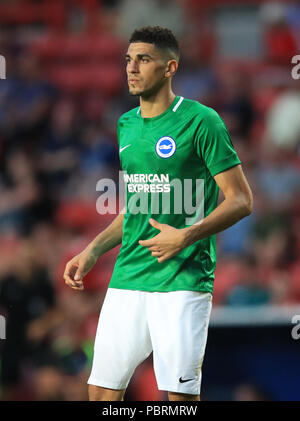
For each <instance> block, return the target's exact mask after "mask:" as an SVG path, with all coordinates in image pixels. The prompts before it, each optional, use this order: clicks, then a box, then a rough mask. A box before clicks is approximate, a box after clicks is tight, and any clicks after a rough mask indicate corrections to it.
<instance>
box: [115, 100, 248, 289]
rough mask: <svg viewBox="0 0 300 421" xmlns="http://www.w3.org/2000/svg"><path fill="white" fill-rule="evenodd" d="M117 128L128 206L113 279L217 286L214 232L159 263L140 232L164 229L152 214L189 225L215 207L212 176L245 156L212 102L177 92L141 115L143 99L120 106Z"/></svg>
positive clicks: (121, 284)
mask: <svg viewBox="0 0 300 421" xmlns="http://www.w3.org/2000/svg"><path fill="white" fill-rule="evenodd" d="M117 134H118V142H119V153H120V162H121V167H122V170H123V176H124V182H125V193H126V199H125V205H126V207H125V209H126V212H125V215H124V223H123V238H122V246H121V248H120V252H119V255H118V257H117V260H116V264H115V267H114V271H113V274H112V277H111V280H110V283H109V287H111V288H121V289H131V290H141V291H158V292H164V291H177V290H186V291H205V292H211V293H212V292H213V280H214V273H215V267H216V239H215V235H212V236H210V237H207V238H205V239H202V240H199V241H196V242H195V243H193V244H192V245H190V246H188V247H186V248H185V249H183V250H182V251H180V252H179V253H178V254H177V255H175V256H174V257H172V258H170V259H168V260H165V261H164V262H161V263H158V261H157V258H156V257H153V256H152V254H151V252H150V251H149V250H148V248H147V247H144V246H142V245H140V244H139V240H146V239H149V238H152V237H154V236H155V235H157V234H159V232H160V231H159V230H157V229H156V228H154V227H152V226H151V225H150V223H149V218H153V219H155V220H156V221H158V222H160V223H164V224H169V225H171V226H173V227H175V228H185V227H187V226H190V225H192V224H194V223H196V222H198V221H199V220H201V219H202V218H204V217H206V216H207V215H209V214H210V213H211V212H212V211H213V210H214V209H215V208H216V206H217V202H218V192H219V190H218V185H217V184H216V182H215V180H214V178H213V177H214V176H215V175H216V174H218V173H220V172H221V171H225V170H227V169H229V168H231V167H233V166H235V165H238V164H240V163H241V161H240V160H239V158H238V156H237V154H236V152H235V150H234V147H233V145H232V142H231V140H230V137H229V134H228V131H227V129H226V126H225V124H224V122H223V120H222V119H221V118H220V116H219V115H218V114H217V113H216V111H214V110H213V109H212V108H209V107H206V106H205V105H202V104H200V103H199V102H197V101H192V100H189V99H184V98H183V97H179V96H176V98H175V99H174V101H173V103H172V104H171V105H170V107H169V108H168V109H167V110H166V111H165V112H164V113H162V114H160V115H158V116H156V117H153V118H143V117H142V116H141V113H140V107H137V108H134V109H132V110H130V111H129V112H127V113H125V114H123V115H122V116H121V117H120V119H119V120H118V125H117Z"/></svg>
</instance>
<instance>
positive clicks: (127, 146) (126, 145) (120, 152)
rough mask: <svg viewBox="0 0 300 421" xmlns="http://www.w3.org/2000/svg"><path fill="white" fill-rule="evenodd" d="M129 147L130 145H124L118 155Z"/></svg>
mask: <svg viewBox="0 0 300 421" xmlns="http://www.w3.org/2000/svg"><path fill="white" fill-rule="evenodd" d="M129 146H131V145H126V146H124V147H123V148H120V153H121V152H122V151H124V149H126V148H128V147H129Z"/></svg>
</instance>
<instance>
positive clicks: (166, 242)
mask: <svg viewBox="0 0 300 421" xmlns="http://www.w3.org/2000/svg"><path fill="white" fill-rule="evenodd" d="M149 223H150V224H151V225H152V226H153V227H154V228H156V229H158V230H160V233H159V234H157V235H156V236H155V237H152V238H150V239H149V240H140V241H139V244H140V245H141V246H144V247H148V250H149V251H151V254H152V256H153V257H157V261H158V263H161V262H164V261H165V260H167V259H170V258H171V257H173V256H174V255H175V254H177V253H179V252H180V251H181V250H182V249H183V248H185V247H186V244H185V237H186V235H185V230H184V229H178V228H174V227H172V226H171V225H168V224H161V223H159V222H157V221H155V220H154V219H152V218H150V219H149Z"/></svg>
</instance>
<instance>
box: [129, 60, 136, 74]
mask: <svg viewBox="0 0 300 421" xmlns="http://www.w3.org/2000/svg"><path fill="white" fill-rule="evenodd" d="M127 71H128V72H129V73H137V72H138V71H139V68H138V63H137V61H135V60H132V61H131V62H130V63H128V65H127Z"/></svg>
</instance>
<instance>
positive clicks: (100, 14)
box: [0, 0, 300, 400]
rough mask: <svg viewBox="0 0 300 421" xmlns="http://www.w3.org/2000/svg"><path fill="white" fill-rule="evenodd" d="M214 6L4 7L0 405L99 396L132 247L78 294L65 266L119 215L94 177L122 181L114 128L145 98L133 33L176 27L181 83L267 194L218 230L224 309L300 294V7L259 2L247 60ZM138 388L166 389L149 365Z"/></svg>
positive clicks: (96, 271)
mask: <svg viewBox="0 0 300 421" xmlns="http://www.w3.org/2000/svg"><path fill="white" fill-rule="evenodd" d="M205 3H206V2H202V1H195V0H181V1H174V0H172V1H170V0H151V1H150V0H149V1H148V0H147V2H142V1H139V0H114V1H109V0H106V1H104V0H102V1H98V0H95V1H93V0H92V1H84V0H82V1H80V0H77V1H75V0H73V1H71V0H69V1H66V2H59V1H56V0H55V1H51V2H50V1H44V2H38V1H26V0H23V1H22V0H19V1H13V2H5V1H4V2H1V5H0V25H1V29H0V54H1V55H3V56H4V57H5V59H6V79H5V80H0V161H1V166H0V250H1V259H0V314H2V315H4V316H5V317H6V321H7V325H6V337H7V339H6V340H5V341H1V343H0V352H1V382H0V384H1V386H0V399H3V400H86V399H87V387H86V380H87V377H88V375H89V370H90V365H91V359H92V355H93V340H94V335H95V331H96V326H97V321H98V315H99V310H100V308H101V303H102V301H103V299H104V296H105V293H106V288H107V285H108V282H109V279H110V274H111V273H112V268H113V265H114V261H115V258H116V255H117V253H118V250H119V247H117V248H116V249H114V250H112V251H111V252H109V253H107V254H105V255H104V256H102V257H101V258H100V259H99V261H98V263H97V264H96V266H95V267H94V268H93V270H92V271H91V272H90V274H89V275H88V276H87V279H86V282H85V290H84V291H83V292H74V291H72V290H71V289H69V288H67V287H66V286H65V284H64V281H63V277H62V275H63V270H64V267H65V263H66V262H67V261H68V260H69V259H70V258H71V257H72V256H74V255H75V254H76V253H78V252H79V251H81V250H82V249H83V248H84V247H85V246H86V245H87V244H88V242H89V241H90V240H91V239H92V238H93V237H94V236H95V235H96V234H97V233H99V232H100V231H101V230H102V229H103V228H104V227H105V226H107V225H108V224H109V223H110V221H112V219H113V218H114V217H115V215H114V214H106V215H100V214H99V213H97V211H96V201H97V198H98V197H99V191H97V190H96V184H97V181H98V180H99V179H102V178H110V179H113V180H114V181H115V182H116V184H118V177H119V169H120V167H119V159H118V147H117V139H116V121H117V119H118V117H119V116H120V115H121V114H122V113H123V112H126V111H127V110H129V109H130V108H132V107H135V106H136V105H137V99H136V98H131V97H129V95H128V90H127V86H126V78H125V60H124V52H125V49H126V45H127V40H128V37H129V35H130V33H131V31H132V30H133V29H134V28H135V27H140V26H144V25H148V24H151V25H154V24H157V25H162V26H168V27H169V28H170V29H172V30H174V33H175V34H176V35H177V36H178V37H179V40H180V44H181V53H182V56H181V61H180V70H179V72H178V75H176V77H175V79H174V91H175V92H176V93H177V94H178V95H182V96H184V97H187V98H191V99H195V100H198V101H200V102H201V103H203V104H205V105H208V106H211V107H213V108H214V109H216V111H218V112H219V113H220V115H221V116H222V118H223V119H224V121H225V122H226V124H227V127H228V129H229V132H230V134H231V138H232V141H233V144H234V146H235V148H236V150H237V152H238V154H239V157H240V159H241V161H242V163H243V169H244V171H245V173H246V175H247V178H248V179H249V182H250V185H251V187H252V189H253V193H254V212H253V214H252V215H251V216H249V217H247V218H245V219H243V220H242V221H240V222H239V223H237V224H236V225H235V226H233V227H231V228H230V229H228V230H226V231H225V232H223V233H221V234H219V235H218V236H217V242H218V264H217V270H216V280H215V292H214V305H215V306H217V305H226V306H238V305H246V306H259V305H263V304H276V305H288V304H294V303H299V302H300V282H299V279H300V195H299V192H300V177H299V175H300V118H299V115H300V84H299V80H294V79H293V78H292V76H291V70H292V66H293V65H292V64H291V58H292V57H293V56H295V55H296V54H297V52H298V53H299V52H300V32H299V28H300V7H299V5H297V4H296V3H293V2H292V1H291V2H290V3H284V4H283V3H273V2H254V6H253V4H252V6H253V7H254V9H255V13H256V19H257V20H259V22H260V33H259V36H258V39H259V41H260V42H259V46H258V47H259V48H258V47H257V51H255V54H254V53H253V51H252V50H251V51H250V50H249V51H248V52H247V45H245V46H244V48H245V50H246V51H245V52H244V56H243V57H239V56H238V55H237V56H235V55H234V54H232V56H228V55H227V54H226V46H224V45H223V44H222V42H221V35H220V28H219V27H218V19H217V16H218V13H220V8H221V7H222V2H220V1H218V2H217V1H211V2H209V3H210V5H209V6H208V5H207V4H205ZM223 3H224V5H223V8H225V2H223ZM250 3H251V2H250ZM239 7H240V10H241V9H242V6H239ZM133 10H134V11H135V12H134V13H132V11H133ZM50 12H51V13H50ZM149 17H151V18H149ZM234 18H235V15H234V14H233V17H232V19H233V20H234ZM250 29H251V28H249V30H250ZM245 31H247V26H245ZM221 33H222V32H221ZM225 35H226V34H225ZM222 39H223V40H224V39H226V36H224V38H222ZM227 39H228V40H229V39H230V33H229V34H227ZM237 43H238V41H237ZM221 44H222V45H221ZM221 47H222V48H221ZM248 47H249V46H248ZM237 48H238V46H237ZM231 49H232V52H233V53H234V51H235V43H233V44H231ZM224 51H225V52H224ZM248 54H249V55H248ZM245 390H246V392H245ZM249 390H250V392H249ZM126 396H127V399H135V400H159V399H164V398H166V395H165V392H160V391H157V390H156V383H155V378H154V374H153V370H152V365H151V360H149V361H147V362H145V363H144V364H142V365H141V366H140V367H139V368H138V369H137V370H136V373H135V376H134V379H133V380H132V382H131V384H130V387H129V389H128V392H127V395H126ZM240 396H244V397H245V396H246V397H247V398H248V399H250V400H251V399H253V400H254V399H260V396H259V393H258V392H256V391H255V390H254V391H253V390H252V389H251V386H247V385H243V386H241V389H240V390H236V391H233V394H232V399H235V400H239V399H240V398H239V397H240ZM203 399H205V391H204V394H203Z"/></svg>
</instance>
